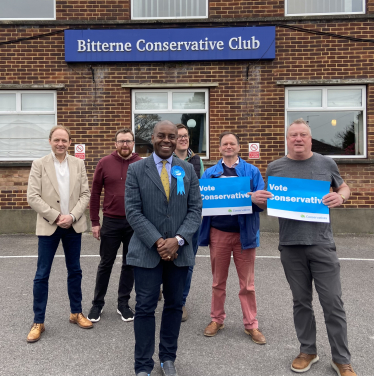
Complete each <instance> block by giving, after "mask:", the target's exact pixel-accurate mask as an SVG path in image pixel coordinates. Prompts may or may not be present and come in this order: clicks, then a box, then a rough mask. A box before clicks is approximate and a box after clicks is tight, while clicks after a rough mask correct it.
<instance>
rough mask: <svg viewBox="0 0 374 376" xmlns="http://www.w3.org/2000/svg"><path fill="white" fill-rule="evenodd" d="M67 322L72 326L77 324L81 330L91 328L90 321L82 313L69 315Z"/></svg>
mask: <svg viewBox="0 0 374 376" xmlns="http://www.w3.org/2000/svg"><path fill="white" fill-rule="evenodd" d="M69 321H70V322H71V323H72V324H77V325H78V326H79V327H80V328H83V329H91V328H93V324H92V322H91V321H90V320H88V319H86V318H85V316H84V314H83V313H82V312H81V313H71V314H70V318H69Z"/></svg>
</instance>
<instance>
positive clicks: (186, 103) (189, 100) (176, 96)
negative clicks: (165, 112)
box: [173, 92, 205, 110]
mask: <svg viewBox="0 0 374 376" xmlns="http://www.w3.org/2000/svg"><path fill="white" fill-rule="evenodd" d="M184 108H188V109H191V110H192V109H195V110H198V109H199V110H200V109H205V93H202V92H197V93H191V92H188V93H173V110H178V109H184Z"/></svg>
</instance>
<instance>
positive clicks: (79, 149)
mask: <svg viewBox="0 0 374 376" xmlns="http://www.w3.org/2000/svg"><path fill="white" fill-rule="evenodd" d="M74 150H75V156H76V158H79V159H86V145H85V144H76V145H75V146H74Z"/></svg>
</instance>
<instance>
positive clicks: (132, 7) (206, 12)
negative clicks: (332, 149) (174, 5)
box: [131, 0, 209, 20]
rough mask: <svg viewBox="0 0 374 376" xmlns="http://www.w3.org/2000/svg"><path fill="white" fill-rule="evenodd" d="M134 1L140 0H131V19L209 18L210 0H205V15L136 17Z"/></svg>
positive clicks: (181, 0)
mask: <svg viewBox="0 0 374 376" xmlns="http://www.w3.org/2000/svg"><path fill="white" fill-rule="evenodd" d="M134 1H138V0H131V19H132V20H168V19H171V20H172V19H191V18H208V10H209V0H205V1H206V6H205V16H190V17H135V16H134V6H133V2H134ZM152 1H154V2H156V1H158V0H152ZM161 1H162V0H161ZM169 1H180V2H181V3H183V2H184V1H185V0H169ZM197 1H199V0H197ZM156 6H157V5H156Z"/></svg>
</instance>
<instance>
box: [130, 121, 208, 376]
mask: <svg viewBox="0 0 374 376" xmlns="http://www.w3.org/2000/svg"><path fill="white" fill-rule="evenodd" d="M177 136H178V132H177V127H176V126H175V125H174V124H173V123H171V122H169V121H161V122H159V123H157V124H156V125H155V128H154V131H153V134H152V143H153V148H154V153H153V154H152V155H151V156H150V157H148V158H145V159H143V160H141V161H139V162H136V163H133V164H131V165H130V166H129V169H128V172H127V180H126V189H125V208H126V217H127V220H128V222H129V224H130V225H131V227H132V228H133V230H134V235H133V236H132V238H131V241H130V244H129V250H128V254H127V263H128V264H129V265H133V266H134V277H135V292H136V307H135V321H134V331H135V342H136V343H135V373H136V375H137V376H147V375H150V374H151V371H152V369H153V366H154V361H153V359H152V356H153V353H154V350H155V330H156V328H155V317H154V313H155V309H156V307H157V302H158V296H159V292H160V285H161V284H163V294H164V298H165V302H164V309H163V312H162V321H161V330H160V344H159V359H160V363H161V368H162V370H163V373H164V375H165V376H176V375H177V372H176V369H175V366H174V361H175V358H176V352H177V342H178V336H179V329H180V325H181V318H182V299H183V288H184V284H185V281H186V277H187V272H188V267H189V266H192V265H194V263H195V257H194V253H193V249H192V236H193V234H194V233H195V232H196V230H197V229H198V227H199V225H200V221H201V208H202V201H201V194H200V189H199V181H198V179H197V176H196V173H195V171H194V169H193V166H192V165H191V164H189V163H187V162H184V161H182V160H180V159H178V158H173V151H174V150H175V147H176V141H177Z"/></svg>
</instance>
